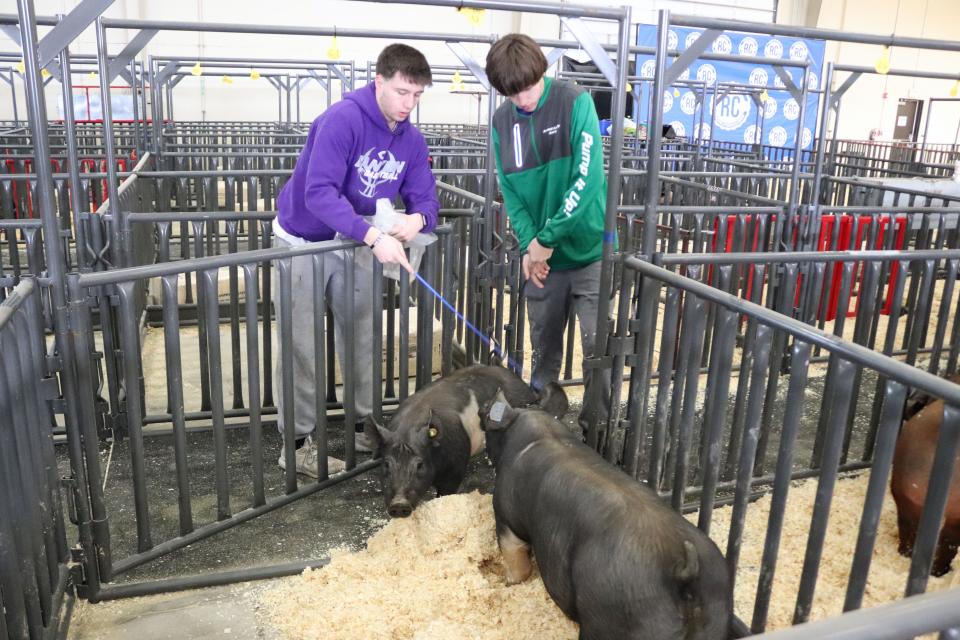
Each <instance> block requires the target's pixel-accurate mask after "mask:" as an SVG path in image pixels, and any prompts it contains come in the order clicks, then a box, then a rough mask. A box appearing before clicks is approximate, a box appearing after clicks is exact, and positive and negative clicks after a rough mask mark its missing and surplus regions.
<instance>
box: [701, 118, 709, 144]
mask: <svg viewBox="0 0 960 640" xmlns="http://www.w3.org/2000/svg"><path fill="white" fill-rule="evenodd" d="M709 139H710V125H708V124H707V123H706V122H704V123H703V124H702V125H700V140H709Z"/></svg>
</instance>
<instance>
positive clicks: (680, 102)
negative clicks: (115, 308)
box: [635, 25, 826, 149]
mask: <svg viewBox="0 0 960 640" xmlns="http://www.w3.org/2000/svg"><path fill="white" fill-rule="evenodd" d="M702 31H703V30H702V29H692V28H686V27H672V28H671V29H670V32H669V34H668V35H667V39H668V42H667V46H668V48H670V49H676V50H679V51H684V50H686V48H687V47H689V46H690V45H691V44H693V42H694V41H696V39H697V38H698V37H700V34H701V32H702ZM656 42H657V27H656V26H654V25H640V26H639V29H638V31H637V44H638V45H639V46H643V47H655V46H656ZM825 49H826V45H825V43H824V41H823V40H804V39H798V38H793V37H786V36H762V35H757V34H749V33H738V32H734V31H727V32H724V33H722V34H721V35H720V36H719V37H718V38H717V39H716V40H715V41H714V42H713V43H712V45H711V47H710V49H709V50H710V51H712V52H713V53H722V54H732V55H738V54H739V55H742V56H761V57H764V58H772V59H780V60H806V59H809V60H810V61H811V62H810V77H809V82H808V85H807V86H808V88H809V90H810V91H811V92H813V91H815V90H819V89H820V79H821V78H822V77H823V76H822V74H823V59H824V51H825ZM783 69H784V70H785V71H786V72H787V74H788V75H789V76H790V78H791V79H792V80H793V84H794V86H796V87H800V85H801V82H802V80H803V69H801V68H798V67H783ZM653 72H654V60H653V56H649V55H637V62H636V71H635V75H637V76H640V77H641V78H650V80H651V82H649V83H647V89H646V91H645V94H644V95H645V97H646V96H649V92H650V90H652V87H653V82H652V80H653ZM680 79H681V80H690V79H695V80H700V81H704V82H707V83H708V84H711V85H713V84H715V83H717V82H720V83H723V82H738V83H742V84H748V85H751V86H754V87H758V88H766V91H767V96H766V100H765V101H764V103H763V117H762V118H761V117H760V113H759V112H758V107H757V105H756V103H755V102H754V99H753V98H752V97H751V96H749V95H744V94H742V93H739V94H738V93H735V92H734V93H732V94H730V95H727V96H725V97H723V98H722V99H721V100H719V101H718V103H717V106H716V113H715V114H714V118H713V120H714V126H713V130H712V131H711V130H710V124H709V123H710V102H711V95H712V91H708V94H707V99H706V102H707V104H706V105H705V107H706V109H707V110H706V112H705V113H704V117H703V125H702V128H700V126H701V125H700V110H699V108H698V107H697V97H696V94H695V93H694V91H692V90H691V88H689V87H684V86H676V87H669V88H667V90H666V91H664V92H663V114H664V123H666V124H669V125H671V126H673V128H674V130H675V131H676V132H677V135H678V136H685V137H687V138H689V139H691V140H693V139H694V138H698V139H700V140H708V139H710V136H711V134H713V139H714V140H723V141H728V142H746V143H750V144H756V143H760V144H765V145H771V146H775V147H793V146H794V144H795V143H796V139H797V135H798V134H799V135H800V136H802V137H801V142H802V145H803V148H804V149H807V148H809V147H810V144H811V143H812V142H813V132H814V131H816V126H817V116H818V115H819V113H818V104H819V99H820V94H818V93H810V94H809V95H808V97H807V108H806V113H805V114H804V120H805V123H804V126H803V131H798V130H797V129H798V127H797V125H798V119H799V116H800V105H799V104H798V103H797V101H796V100H794V99H793V97H792V96H791V95H790V92H789V91H787V90H786V88H785V86H784V84H783V81H782V80H781V79H780V77H779V76H778V75H777V72H776V71H775V70H774V68H773V67H772V66H768V65H756V64H753V63H743V62H721V61H718V60H699V59H698V60H695V61H694V62H693V64H691V65H690V67H689V68H688V69H686V70H684V72H683V73H682V74H681V75H680ZM635 91H636V90H635ZM638 107H639V112H638V114H637V117H638V118H639V122H641V123H645V122H648V121H649V119H650V118H649V115H648V112H649V110H650V109H649V107H650V103H649V100H647V99H644V100H640V101H639V105H638Z"/></svg>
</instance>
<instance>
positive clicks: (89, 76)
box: [87, 71, 97, 80]
mask: <svg viewBox="0 0 960 640" xmlns="http://www.w3.org/2000/svg"><path fill="white" fill-rule="evenodd" d="M87 77H88V78H90V79H91V80H96V79H97V72H96V71H91V72H90V73H88V74H87Z"/></svg>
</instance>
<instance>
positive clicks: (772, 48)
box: [763, 38, 783, 58]
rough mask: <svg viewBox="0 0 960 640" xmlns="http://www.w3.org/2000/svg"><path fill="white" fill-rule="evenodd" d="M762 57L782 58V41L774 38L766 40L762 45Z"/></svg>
mask: <svg viewBox="0 0 960 640" xmlns="http://www.w3.org/2000/svg"><path fill="white" fill-rule="evenodd" d="M763 57H765V58H782V57H783V43H782V42H780V41H779V40H777V39H776V38H774V39H773V40H770V41H769V42H767V44H766V46H764V47H763Z"/></svg>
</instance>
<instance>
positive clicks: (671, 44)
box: [667, 29, 680, 51]
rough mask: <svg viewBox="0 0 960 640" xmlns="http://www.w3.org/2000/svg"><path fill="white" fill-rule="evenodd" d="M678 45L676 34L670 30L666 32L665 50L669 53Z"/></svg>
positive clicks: (678, 39)
mask: <svg viewBox="0 0 960 640" xmlns="http://www.w3.org/2000/svg"><path fill="white" fill-rule="evenodd" d="M679 44H680V38H679V37H678V36H677V32H676V31H674V30H673V29H670V30H669V31H668V32H667V49H670V50H671V51H676V49H677V46H678V45H679Z"/></svg>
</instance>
